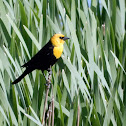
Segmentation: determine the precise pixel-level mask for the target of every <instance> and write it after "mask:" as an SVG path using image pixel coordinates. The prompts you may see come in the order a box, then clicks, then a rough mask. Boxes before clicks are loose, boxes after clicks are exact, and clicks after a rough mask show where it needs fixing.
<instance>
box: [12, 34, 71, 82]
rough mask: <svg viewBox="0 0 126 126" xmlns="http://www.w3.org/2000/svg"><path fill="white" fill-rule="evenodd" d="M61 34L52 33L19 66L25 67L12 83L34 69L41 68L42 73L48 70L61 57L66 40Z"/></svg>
mask: <svg viewBox="0 0 126 126" xmlns="http://www.w3.org/2000/svg"><path fill="white" fill-rule="evenodd" d="M68 39H69V38H68V37H65V36H64V35H63V34H54V35H53V36H52V37H51V38H50V40H49V42H48V43H47V44H46V45H45V46H44V47H43V48H42V49H40V50H39V51H38V53H37V54H35V55H34V56H33V57H32V58H31V59H30V60H29V61H28V62H27V63H25V64H24V65H22V66H21V67H25V68H26V69H25V71H24V72H23V73H22V74H21V75H20V76H19V77H18V78H17V79H16V80H14V81H13V82H12V84H17V83H18V82H19V81H21V80H22V79H23V78H24V77H25V76H26V75H27V74H29V73H31V72H32V71H34V70H36V69H37V70H41V71H42V73H43V72H44V71H45V70H47V71H48V70H49V68H50V67H52V66H53V65H54V64H55V63H56V62H57V60H58V59H59V58H60V57H61V55H62V53H63V48H64V47H63V45H64V42H65V40H68Z"/></svg>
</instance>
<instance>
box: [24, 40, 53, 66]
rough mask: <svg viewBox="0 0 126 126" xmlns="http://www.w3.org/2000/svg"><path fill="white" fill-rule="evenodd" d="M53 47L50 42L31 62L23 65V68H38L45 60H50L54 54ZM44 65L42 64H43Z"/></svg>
mask: <svg viewBox="0 0 126 126" xmlns="http://www.w3.org/2000/svg"><path fill="white" fill-rule="evenodd" d="M52 51H53V45H52V44H51V42H50V41H49V42H48V43H47V44H46V45H45V46H44V47H43V48H42V49H41V50H40V51H39V52H38V53H37V54H36V55H34V56H33V57H32V58H31V60H29V61H28V62H27V63H25V64H24V65H22V67H36V66H37V65H38V64H39V63H42V62H43V61H44V60H45V59H48V58H49V57H50V55H51V54H52V53H53V52H52ZM41 65H42V64H41Z"/></svg>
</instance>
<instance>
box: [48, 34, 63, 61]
mask: <svg viewBox="0 0 126 126" xmlns="http://www.w3.org/2000/svg"><path fill="white" fill-rule="evenodd" d="M61 37H64V35H62V34H55V35H54V36H52V37H51V39H50V40H51V43H52V45H53V46H54V49H53V55H54V56H55V57H56V59H59V58H60V57H61V55H62V52H63V44H64V42H65V41H64V40H63V39H61Z"/></svg>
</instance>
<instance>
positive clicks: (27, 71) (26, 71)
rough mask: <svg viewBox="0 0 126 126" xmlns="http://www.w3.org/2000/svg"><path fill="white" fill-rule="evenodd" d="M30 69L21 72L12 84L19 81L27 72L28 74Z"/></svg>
mask: <svg viewBox="0 0 126 126" xmlns="http://www.w3.org/2000/svg"><path fill="white" fill-rule="evenodd" d="M31 71H32V70H30V69H26V70H25V71H24V72H23V74H22V75H21V76H19V77H18V78H17V79H16V80H15V81H14V82H12V84H16V83H18V82H19V81H21V79H23V78H24V77H25V76H26V75H27V74H29V73H30V72H31Z"/></svg>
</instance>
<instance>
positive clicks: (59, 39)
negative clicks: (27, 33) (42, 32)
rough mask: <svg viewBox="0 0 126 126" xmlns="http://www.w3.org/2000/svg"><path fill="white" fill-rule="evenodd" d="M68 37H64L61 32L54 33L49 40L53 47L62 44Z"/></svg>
mask: <svg viewBox="0 0 126 126" xmlns="http://www.w3.org/2000/svg"><path fill="white" fill-rule="evenodd" d="M67 39H69V38H68V37H65V36H64V35H63V34H55V35H53V36H52V37H51V39H50V40H51V42H52V44H53V46H54V47H57V46H62V45H63V44H64V42H65V40H67Z"/></svg>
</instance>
